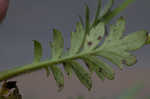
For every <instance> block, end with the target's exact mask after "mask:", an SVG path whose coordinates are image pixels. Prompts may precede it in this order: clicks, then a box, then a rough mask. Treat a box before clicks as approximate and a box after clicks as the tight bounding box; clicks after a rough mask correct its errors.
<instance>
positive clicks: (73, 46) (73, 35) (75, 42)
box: [69, 23, 85, 55]
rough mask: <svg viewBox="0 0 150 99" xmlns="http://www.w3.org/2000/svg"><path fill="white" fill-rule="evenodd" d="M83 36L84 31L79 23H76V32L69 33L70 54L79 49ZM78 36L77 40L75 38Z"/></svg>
mask: <svg viewBox="0 0 150 99" xmlns="http://www.w3.org/2000/svg"><path fill="white" fill-rule="evenodd" d="M84 36H85V31H84V29H83V27H82V24H81V23H77V26H76V32H72V33H71V47H70V50H69V53H70V54H71V55H73V54H76V53H77V52H79V51H80V48H81V46H82V43H83V40H84ZM77 38H78V40H77Z"/></svg>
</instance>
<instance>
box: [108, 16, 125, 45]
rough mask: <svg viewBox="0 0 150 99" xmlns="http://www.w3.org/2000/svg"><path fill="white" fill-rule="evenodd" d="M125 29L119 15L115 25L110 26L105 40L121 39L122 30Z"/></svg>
mask: <svg viewBox="0 0 150 99" xmlns="http://www.w3.org/2000/svg"><path fill="white" fill-rule="evenodd" d="M124 31H125V20H124V18H123V17H120V18H119V19H118V20H117V22H116V24H115V25H111V26H110V33H109V35H108V37H107V38H106V40H105V42H107V41H109V40H119V39H121V37H122V35H123V32H124Z"/></svg>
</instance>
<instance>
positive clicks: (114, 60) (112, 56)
mask: <svg viewBox="0 0 150 99" xmlns="http://www.w3.org/2000/svg"><path fill="white" fill-rule="evenodd" d="M96 55H98V56H102V57H104V58H106V59H107V60H109V61H110V62H112V63H113V64H115V65H117V66H118V67H119V68H120V70H122V69H123V65H122V60H123V59H122V58H121V57H120V56H118V55H117V54H115V53H113V52H110V51H100V52H99V53H97V54H96Z"/></svg>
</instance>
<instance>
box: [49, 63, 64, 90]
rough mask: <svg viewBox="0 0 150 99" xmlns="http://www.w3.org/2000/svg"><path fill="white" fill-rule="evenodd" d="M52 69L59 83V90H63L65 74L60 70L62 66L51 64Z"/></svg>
mask: <svg viewBox="0 0 150 99" xmlns="http://www.w3.org/2000/svg"><path fill="white" fill-rule="evenodd" d="M50 69H51V71H52V73H53V76H54V78H55V80H56V83H57V85H58V88H59V90H58V91H61V90H62V89H63V87H64V75H63V73H62V71H61V70H60V68H59V67H58V66H56V65H51V66H50Z"/></svg>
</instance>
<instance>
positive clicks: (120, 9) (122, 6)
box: [103, 0, 135, 24]
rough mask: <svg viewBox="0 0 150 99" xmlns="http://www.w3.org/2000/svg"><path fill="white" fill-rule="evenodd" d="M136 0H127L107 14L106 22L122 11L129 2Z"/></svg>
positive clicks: (104, 19)
mask: <svg viewBox="0 0 150 99" xmlns="http://www.w3.org/2000/svg"><path fill="white" fill-rule="evenodd" d="M134 1H135V0H125V1H124V2H123V3H122V4H121V5H120V6H119V7H117V8H115V9H114V10H112V11H110V12H109V14H107V16H105V17H103V21H104V23H106V24H107V23H109V22H110V21H111V20H112V19H113V18H114V17H115V16H116V15H118V14H119V13H120V12H122V11H123V10H124V9H125V8H126V7H127V6H128V5H129V4H131V3H133V2H134Z"/></svg>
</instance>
